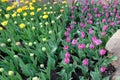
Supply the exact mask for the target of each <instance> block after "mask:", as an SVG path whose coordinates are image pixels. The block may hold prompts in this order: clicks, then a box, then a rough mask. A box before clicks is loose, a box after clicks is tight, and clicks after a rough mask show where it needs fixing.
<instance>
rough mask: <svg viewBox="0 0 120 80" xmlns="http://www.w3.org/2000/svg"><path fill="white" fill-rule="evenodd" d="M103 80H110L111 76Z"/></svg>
mask: <svg viewBox="0 0 120 80" xmlns="http://www.w3.org/2000/svg"><path fill="white" fill-rule="evenodd" d="M103 80H110V76H108V77H105V78H103ZM119 80H120V79H119Z"/></svg>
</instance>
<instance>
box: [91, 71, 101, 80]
mask: <svg viewBox="0 0 120 80" xmlns="http://www.w3.org/2000/svg"><path fill="white" fill-rule="evenodd" d="M90 75H91V77H92V80H101V79H100V76H99V75H100V74H99V73H97V72H90Z"/></svg>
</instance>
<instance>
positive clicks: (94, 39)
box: [92, 36, 102, 45]
mask: <svg viewBox="0 0 120 80" xmlns="http://www.w3.org/2000/svg"><path fill="white" fill-rule="evenodd" d="M92 42H93V43H94V44H95V45H100V44H101V43H102V41H101V40H100V39H97V38H96V36H93V37H92Z"/></svg>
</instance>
